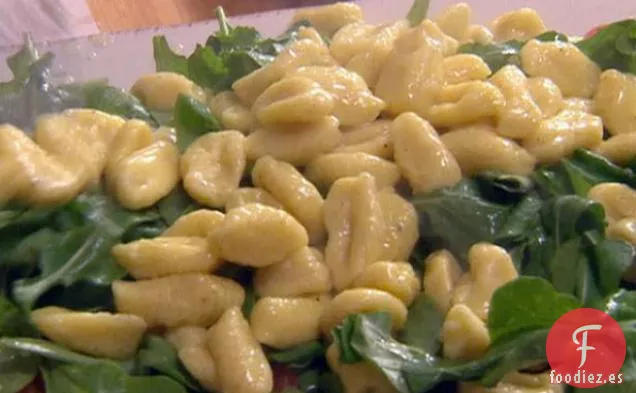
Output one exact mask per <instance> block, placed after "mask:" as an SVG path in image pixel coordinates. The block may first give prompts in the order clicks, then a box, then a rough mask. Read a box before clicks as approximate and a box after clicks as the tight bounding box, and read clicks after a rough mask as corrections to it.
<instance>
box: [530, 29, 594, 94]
mask: <svg viewBox="0 0 636 393" xmlns="http://www.w3.org/2000/svg"><path fill="white" fill-rule="evenodd" d="M520 55H521V66H522V68H523V70H524V71H525V72H526V73H527V74H528V75H530V76H542V77H546V78H549V79H551V80H552V81H554V83H556V85H557V86H559V89H561V92H562V93H563V95H564V96H566V97H582V98H590V97H592V96H594V93H595V92H596V89H597V86H598V83H599V79H600V76H601V70H600V69H599V67H598V66H597V65H596V63H594V62H593V61H592V60H590V58H588V57H587V56H586V55H585V54H584V53H583V52H581V50H580V49H579V48H577V47H576V45H574V44H571V43H568V42H557V41H552V42H541V41H538V40H530V41H528V43H527V44H525V45H524V46H523V48H521V53H520Z"/></svg>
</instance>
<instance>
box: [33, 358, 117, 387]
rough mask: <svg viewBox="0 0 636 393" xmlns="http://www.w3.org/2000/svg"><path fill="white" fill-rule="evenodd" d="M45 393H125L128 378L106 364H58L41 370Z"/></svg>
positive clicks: (114, 366)
mask: <svg viewBox="0 0 636 393" xmlns="http://www.w3.org/2000/svg"><path fill="white" fill-rule="evenodd" d="M43 371H44V373H43V376H44V383H45V386H46V392H47V393H125V392H126V382H127V381H126V380H127V378H128V376H127V375H126V373H124V372H123V370H121V369H120V368H119V367H117V366H116V365H114V364H111V363H107V362H100V363H96V364H91V365H69V364H58V365H54V366H53V367H51V368H46V369H44V370H43Z"/></svg>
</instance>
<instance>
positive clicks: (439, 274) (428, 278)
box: [422, 250, 462, 314]
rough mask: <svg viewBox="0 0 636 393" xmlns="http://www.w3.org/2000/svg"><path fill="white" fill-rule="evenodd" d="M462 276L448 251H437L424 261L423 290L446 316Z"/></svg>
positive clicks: (455, 261)
mask: <svg viewBox="0 0 636 393" xmlns="http://www.w3.org/2000/svg"><path fill="white" fill-rule="evenodd" d="M461 275H462V268H461V267H460V266H459V263H458V262H457V260H456V259H455V257H454V256H453V254H451V253H450V251H448V250H439V251H435V252H434V253H432V254H430V255H429V256H428V257H426V260H424V278H423V279H422V288H423V289H424V293H426V294H427V295H428V296H430V297H431V299H433V301H434V302H435V305H436V306H437V309H438V310H439V311H441V312H442V313H444V314H446V313H447V312H448V309H449V308H450V306H451V299H452V297H453V291H454V290H455V285H456V284H457V282H458V281H459V279H460V277H461Z"/></svg>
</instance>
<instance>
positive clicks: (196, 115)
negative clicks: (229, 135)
mask: <svg viewBox="0 0 636 393" xmlns="http://www.w3.org/2000/svg"><path fill="white" fill-rule="evenodd" d="M174 125H175V127H176V129H177V145H178V146H179V149H180V150H181V151H182V152H183V151H185V150H186V149H187V148H188V146H190V144H192V142H194V140H195V139H197V138H198V137H200V136H201V135H203V134H206V133H208V132H213V131H219V130H220V129H221V124H220V123H219V121H218V120H217V119H216V118H215V117H214V116H213V115H212V113H211V112H210V109H208V107H207V106H205V105H203V104H202V103H201V102H199V101H198V100H197V99H196V98H194V97H190V96H187V95H184V94H179V97H178V98H177V101H176V103H175V107H174Z"/></svg>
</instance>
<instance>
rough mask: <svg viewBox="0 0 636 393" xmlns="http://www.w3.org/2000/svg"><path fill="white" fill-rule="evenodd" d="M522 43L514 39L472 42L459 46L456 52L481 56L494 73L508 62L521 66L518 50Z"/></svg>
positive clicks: (508, 63)
mask: <svg viewBox="0 0 636 393" xmlns="http://www.w3.org/2000/svg"><path fill="white" fill-rule="evenodd" d="M523 44H524V42H521V41H515V40H512V41H507V42H501V43H497V44H480V43H476V42H474V43H468V44H464V45H462V46H460V47H459V49H458V52H459V53H468V54H473V55H477V56H479V57H481V58H482V59H483V60H484V61H485V62H486V64H488V67H490V70H491V71H492V73H493V74H494V73H496V72H497V71H499V70H500V69H501V68H503V67H505V66H507V65H510V64H512V65H515V66H517V67H519V68H521V56H520V55H519V52H520V51H521V48H522V47H523Z"/></svg>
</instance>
